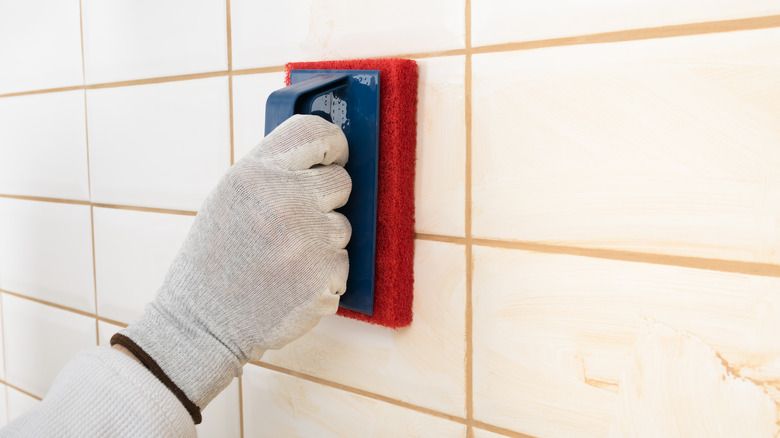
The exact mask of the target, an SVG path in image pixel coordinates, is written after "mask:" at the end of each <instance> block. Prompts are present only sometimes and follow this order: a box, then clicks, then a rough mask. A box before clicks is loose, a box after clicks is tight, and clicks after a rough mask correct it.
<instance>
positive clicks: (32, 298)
mask: <svg viewBox="0 0 780 438" xmlns="http://www.w3.org/2000/svg"><path fill="white" fill-rule="evenodd" d="M0 292H2V293H4V294H8V295H11V296H14V297H17V298H22V299H25V300H29V301H33V302H36V303H38V304H43V305H45V306H49V307H54V308H56V309H60V310H67V311H68V312H73V313H77V314H79V315H82V316H88V317H90V318H95V314H93V313H90V312H86V311H84V310H79V309H76V308H73V307H68V306H63V305H62V304H57V303H52V302H51V301H46V300H42V299H40V298H34V297H30V296H27V295H22V294H20V293H16V292H11V291H9V290H5V289H0Z"/></svg>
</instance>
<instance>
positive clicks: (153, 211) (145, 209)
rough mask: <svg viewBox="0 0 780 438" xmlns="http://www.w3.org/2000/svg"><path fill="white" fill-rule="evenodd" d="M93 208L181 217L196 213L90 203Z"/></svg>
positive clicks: (195, 213)
mask: <svg viewBox="0 0 780 438" xmlns="http://www.w3.org/2000/svg"><path fill="white" fill-rule="evenodd" d="M92 206H93V207H99V208H113V209H115V210H133V211H145V212H148V213H165V214H178V215H182V216H195V215H197V214H198V212H197V211H190V210H174V209H170V208H156V207H139V206H135V205H119V204H101V203H92Z"/></svg>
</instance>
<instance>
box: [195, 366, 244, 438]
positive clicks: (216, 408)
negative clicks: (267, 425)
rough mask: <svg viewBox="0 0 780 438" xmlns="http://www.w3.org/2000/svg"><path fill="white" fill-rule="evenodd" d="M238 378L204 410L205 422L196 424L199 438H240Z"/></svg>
mask: <svg viewBox="0 0 780 438" xmlns="http://www.w3.org/2000/svg"><path fill="white" fill-rule="evenodd" d="M240 421H241V411H240V409H239V404H238V379H233V382H232V383H231V384H230V386H228V387H227V388H225V390H224V391H222V392H221V393H220V394H219V395H218V396H217V397H216V398H215V399H214V400H212V401H211V403H209V405H208V406H206V409H204V410H203V422H202V423H200V424H198V425H197V426H195V429H197V431H198V437H199V438H238V437H240V436H241V422H240Z"/></svg>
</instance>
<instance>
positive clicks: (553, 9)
mask: <svg viewBox="0 0 780 438" xmlns="http://www.w3.org/2000/svg"><path fill="white" fill-rule="evenodd" d="M778 13H780V5H778V3H777V2H775V1H772V0H754V1H751V2H732V1H728V0H716V1H704V0H692V1H687V2H678V1H674V0H596V1H589V2H579V1H576V0H552V1H545V2H528V1H514V0H479V1H475V2H473V3H471V26H472V27H471V38H472V40H471V41H472V45H473V46H474V47H476V46H483V45H488V44H501V43H508V42H514V41H532V40H540V39H548V38H559V37H565V36H573V35H584V34H590V33H599V32H610V31H616V30H627V29H638V28H643V27H656V26H668V25H675V24H688V23H700V22H703V21H717V20H733V19H739V18H749V17H762V16H766V15H774V14H778Z"/></svg>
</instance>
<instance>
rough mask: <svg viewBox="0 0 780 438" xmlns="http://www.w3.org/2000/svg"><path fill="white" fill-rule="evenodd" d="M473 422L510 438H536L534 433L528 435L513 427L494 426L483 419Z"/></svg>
mask: <svg viewBox="0 0 780 438" xmlns="http://www.w3.org/2000/svg"><path fill="white" fill-rule="evenodd" d="M473 424H474V427H478V428H480V429H484V430H486V431H488V432H493V433H497V434H501V435H504V436H508V437H510V438H536V437H534V436H533V435H526V434H524V433H520V432H515V431H514V430H511V429H504V428H503V427H498V426H493V425H492V424H488V423H483V422H481V421H474V422H473Z"/></svg>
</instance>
